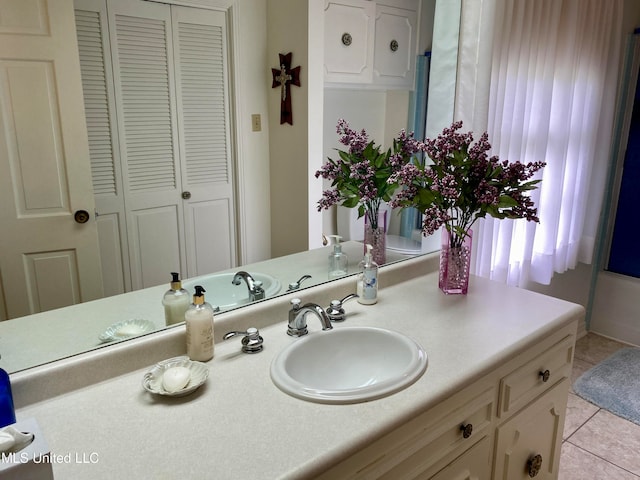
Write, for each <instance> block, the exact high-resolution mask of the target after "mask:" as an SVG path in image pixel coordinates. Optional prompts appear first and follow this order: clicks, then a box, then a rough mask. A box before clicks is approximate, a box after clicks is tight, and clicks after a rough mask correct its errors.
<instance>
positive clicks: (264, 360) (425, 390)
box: [17, 260, 583, 480]
mask: <svg viewBox="0 0 640 480" xmlns="http://www.w3.org/2000/svg"><path fill="white" fill-rule="evenodd" d="M419 262H420V260H416V261H414V260H411V261H408V262H407V267H404V268H409V266H410V265H413V271H415V269H416V268H415V267H416V265H418V266H420V265H421V264H420V263H419ZM425 265H426V263H425ZM401 268H402V267H401ZM399 271H400V272H402V270H399ZM407 274H409V271H408V270H407ZM345 285H346V283H345ZM327 288H330V287H328V286H318V287H314V288H312V289H309V290H306V291H304V292H302V293H301V296H302V298H303V300H304V301H316V298H320V297H322V298H324V296H323V295H324V293H323V289H327ZM287 301H288V299H287V298H285V299H283V300H282V305H281V307H279V308H281V309H282V312H281V315H280V316H281V318H282V321H280V322H279V323H276V324H273V325H271V326H266V327H262V328H261V329H260V333H261V335H262V336H263V338H264V342H265V349H264V351H263V352H261V353H259V354H255V355H247V354H242V353H241V352H240V341H239V339H234V340H229V341H227V342H222V343H218V344H216V351H215V357H214V359H213V360H211V361H210V362H208V365H209V366H210V376H209V379H208V381H207V383H206V384H205V385H204V386H203V387H201V388H200V389H199V390H197V391H196V392H195V393H194V394H192V395H190V396H187V397H183V398H166V397H158V396H153V395H151V394H149V393H147V392H146V391H144V390H143V388H142V386H141V382H142V377H143V375H144V373H145V371H146V370H147V369H148V368H142V369H137V370H135V371H133V372H130V373H126V374H123V375H119V376H117V377H115V378H111V379H108V380H105V381H102V382H100V383H97V384H95V385H90V386H87V387H84V388H81V389H79V390H75V391H70V392H68V393H65V394H63V395H59V396H57V397H54V398H50V399H46V400H43V401H40V402H38V403H35V404H32V405H28V406H26V407H23V408H21V409H19V410H18V412H17V416H18V419H19V420H20V419H25V418H29V417H35V418H36V420H37V421H38V423H39V425H40V428H41V429H42V431H43V432H44V435H45V436H46V439H47V442H48V443H49V446H50V447H51V451H52V453H54V454H56V455H61V456H64V455H67V454H70V455H71V456H70V458H71V459H72V461H71V462H69V463H64V462H63V463H58V464H54V466H53V469H54V474H55V476H56V479H62V480H66V479H87V478H90V479H92V480H98V479H112V478H154V479H160V478H171V479H174V478H175V479H191V478H193V479H203V478H216V479H225V480H226V479H235V478H238V479H248V478H251V479H253V478H261V479H262V478H264V479H275V478H309V477H312V476H314V475H316V474H318V473H320V472H322V471H324V470H325V469H326V468H328V467H329V466H330V465H332V464H335V463H337V462H338V461H340V460H342V459H344V458H346V457H347V456H349V455H350V454H352V453H353V452H355V451H357V450H358V449H360V448H362V447H363V446H365V445H367V444H368V443H370V442H371V440H373V439H374V438H377V437H379V436H380V435H381V434H383V433H385V432H388V431H390V430H392V429H393V428H395V427H397V426H399V425H401V424H402V423H405V422H406V421H407V420H409V419H411V418H412V417H413V416H415V414H416V413H417V412H420V411H423V410H425V409H426V408H427V407H428V406H431V405H434V404H436V403H438V402H439V401H441V400H442V399H443V398H446V397H447V396H449V395H451V394H452V393H453V392H455V391H457V390H459V389H460V388H461V387H462V386H464V385H465V384H467V383H468V382H469V381H471V380H475V379H477V378H478V377H479V376H481V375H483V374H484V373H487V372H488V371H491V370H492V369H493V368H495V366H496V365H500V364H502V363H504V362H505V361H507V360H508V359H510V358H512V357H513V356H514V355H515V353H516V352H517V351H518V350H519V349H520V348H522V347H524V346H526V345H533V344H535V343H536V342H537V341H539V340H540V339H541V338H544V337H545V336H547V335H548V334H549V333H550V332H551V331H553V330H555V329H557V328H559V327H561V326H564V325H567V324H569V323H571V322H572V321H575V319H576V318H577V317H580V316H581V315H583V310H582V307H580V306H577V305H575V304H571V303H568V302H565V301H562V300H557V299H553V298H550V297H546V296H543V295H540V294H536V293H532V292H529V291H525V290H520V289H515V288H509V287H506V286H504V285H502V284H498V283H494V282H491V281H489V280H485V279H481V278H476V277H473V278H472V279H471V282H470V287H469V294H468V295H466V296H446V295H444V294H442V293H441V292H440V291H439V290H438V287H437V273H435V272H434V273H429V274H426V275H422V276H419V277H416V278H411V279H408V280H407V281H405V282H403V283H397V284H394V285H391V286H388V287H384V283H383V288H382V289H381V290H380V292H379V300H378V303H377V304H376V305H372V306H364V305H360V304H358V303H356V302H355V301H351V302H349V303H347V304H346V305H345V309H346V310H347V313H348V316H347V319H346V321H345V322H344V323H342V324H335V325H334V328H341V327H342V326H355V325H371V326H380V327H385V328H388V329H392V330H397V331H400V332H403V333H405V334H407V335H408V336H410V337H412V338H414V339H415V340H416V341H417V342H418V343H420V344H421V345H422V346H423V347H424V349H425V350H426V352H427V354H428V356H429V366H428V368H427V371H426V372H425V374H424V375H423V376H422V377H421V378H420V379H419V380H418V381H417V382H416V383H415V384H413V385H411V386H410V387H408V388H407V389H405V390H403V391H401V392H398V393H396V394H394V395H391V396H388V397H386V398H382V399H378V400H375V401H371V402H367V403H361V404H353V405H323V404H316V403H311V402H306V401H302V400H298V399H295V398H293V397H290V396H288V395H287V394H285V393H283V392H281V391H280V390H279V389H278V388H277V387H276V386H275V385H274V384H273V383H272V382H271V379H270V375H269V368H270V364H271V361H272V359H273V358H274V357H275V356H276V355H277V354H278V353H279V352H280V351H281V350H282V349H283V348H284V347H286V346H287V345H288V344H290V343H292V342H295V341H296V339H295V338H291V337H289V336H287V334H286V316H287V315H286V312H287V305H286V302H287ZM321 303H322V304H324V299H323V300H322V302H321ZM256 307H258V306H256ZM247 312H253V313H251V315H255V314H256V313H257V314H259V313H260V311H259V310H257V309H256V308H254V309H253V310H247ZM241 314H242V313H241V311H239V312H238V315H241ZM247 314H249V313H247ZM178 328H183V327H178ZM243 328H244V327H243ZM309 330H310V332H311V333H310V335H322V333H323V332H322V331H320V325H319V322H318V321H317V320H316V319H315V318H312V317H310V318H309ZM176 332H177V331H176ZM175 335H177V333H175ZM330 354H331V352H327V355H330ZM103 361H108V357H105V359H104V360H103ZM149 367H151V364H149ZM78 458H80V459H82V458H91V459H92V460H93V461H94V462H95V463H91V462H87V463H78V462H76V461H74V459H78Z"/></svg>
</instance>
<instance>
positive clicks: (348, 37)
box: [342, 33, 353, 47]
mask: <svg viewBox="0 0 640 480" xmlns="http://www.w3.org/2000/svg"><path fill="white" fill-rule="evenodd" d="M352 40H353V38H351V34H350V33H343V34H342V44H343V45H344V46H345V47H348V46H349V45H351V42H352Z"/></svg>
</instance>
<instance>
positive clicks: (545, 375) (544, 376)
mask: <svg viewBox="0 0 640 480" xmlns="http://www.w3.org/2000/svg"><path fill="white" fill-rule="evenodd" d="M539 375H540V378H541V379H542V381H543V382H548V381H549V377H550V376H551V372H550V371H549V370H545V371H544V372H542V371H541V372H539Z"/></svg>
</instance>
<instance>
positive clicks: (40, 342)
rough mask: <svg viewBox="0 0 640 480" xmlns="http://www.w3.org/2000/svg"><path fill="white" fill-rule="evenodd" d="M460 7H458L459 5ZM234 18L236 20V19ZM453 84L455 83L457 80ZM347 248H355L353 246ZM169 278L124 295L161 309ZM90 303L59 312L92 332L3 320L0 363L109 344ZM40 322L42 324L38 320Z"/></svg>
mask: <svg viewBox="0 0 640 480" xmlns="http://www.w3.org/2000/svg"><path fill="white" fill-rule="evenodd" d="M425 1H426V0H425ZM434 1H435V0H434ZM196 3H197V2H196ZM201 3H206V2H201ZM230 3H237V0H236V2H230ZM431 3H434V2H431ZM457 8H459V6H458V7H457ZM445 20H446V21H450V22H451V23H452V25H450V26H446V27H444V26H443V27H440V29H441V30H444V31H447V32H449V34H450V33H451V31H452V30H453V31H456V32H457V28H458V24H457V21H456V20H455V17H454V18H453V19H450V18H448V17H447V18H446V19H445ZM235 21H237V19H235ZM437 28H438V27H436V28H435V29H436V30H437ZM451 63H452V64H453V65H454V69H455V59H454V60H452V62H451ZM454 77H455V73H454ZM453 83H454V84H455V81H454V82H453ZM269 93H271V92H269ZM445 116H446V115H445ZM449 118H450V117H448V118H447V121H446V122H444V123H445V124H446V123H447V122H448V121H449ZM304 181H306V180H304ZM348 248H353V246H351V247H348ZM356 252H357V250H356V251H354V253H353V254H352V255H351V256H352V257H353V258H352V259H351V260H352V261H353V262H356V263H357V261H359V258H358V257H359V254H358V253H356ZM308 253H309V255H310V257H309V258H312V257H314V256H316V255H317V257H318V260H317V262H319V263H320V265H321V269H322V271H323V272H324V270H325V269H326V258H327V255H328V250H326V249H320V250H319V251H317V252H308ZM298 255H304V252H300V253H299V254H292V255H291V256H287V257H280V258H274V259H273V264H274V265H275V264H277V263H280V262H281V263H282V264H286V265H287V269H288V270H287V271H286V273H283V272H282V270H280V271H279V272H278V273H275V274H274V276H277V277H278V278H279V280H280V282H281V284H282V285H281V290H280V292H281V293H284V292H285V291H286V290H287V288H288V283H289V282H294V281H295V280H298V278H300V277H301V276H303V275H305V274H308V273H309V270H308V269H303V270H297V271H295V270H290V269H291V266H292V265H296V264H297V263H298V259H299V258H302V257H298ZM401 258H402V257H401V256H400V257H394V256H393V255H392V256H391V257H390V261H396V260H400V259H401ZM268 262H269V261H268V260H266V261H264V263H268ZM264 263H263V262H251V264H250V265H245V266H238V267H236V268H234V269H233V270H241V269H247V270H249V271H251V270H252V269H257V270H261V269H265V268H267V267H265V265H264ZM269 268H270V267H269ZM266 273H269V272H266ZM168 280H169V278H167V284H166V285H163V286H160V287H157V288H150V289H145V290H143V291H140V292H132V293H130V294H124V295H123V298H125V297H127V298H128V296H131V295H134V294H136V295H137V294H139V295H142V297H140V298H141V299H140V302H141V303H144V302H145V300H144V299H145V298H148V303H150V304H154V305H157V307H158V308H159V309H161V308H162V307H161V304H160V300H161V297H162V293H163V292H164V291H165V290H166V289H167V288H168V283H169V282H168ZM324 281H328V280H327V279H326V276H324V275H321V274H317V275H315V278H314V280H313V282H311V281H309V282H303V283H302V284H301V287H302V288H306V287H309V286H312V285H314V284H317V283H320V282H324ZM105 301H106V299H105ZM112 301H113V302H116V301H117V299H114V300H112ZM267 301H268V300H267ZM98 302H100V301H98ZM90 304H91V302H89V303H88V304H85V305H74V306H72V307H67V308H69V309H70V310H67V309H66V308H65V309H60V311H59V312H58V315H59V316H60V317H61V318H65V317H66V318H67V319H68V318H69V317H74V318H77V317H82V318H77V322H78V323H77V324H80V323H82V324H83V325H85V324H87V323H89V322H92V321H94V320H96V319H98V317H100V318H99V320H100V322H101V323H100V324H99V326H98V327H96V328H94V329H93V330H91V333H84V332H80V331H79V329H78V328H77V327H73V326H62V324H61V325H46V326H45V323H44V322H46V321H47V317H45V316H41V315H44V314H35V315H32V316H30V317H32V319H33V320H34V321H35V323H31V324H30V325H28V326H27V323H26V322H23V323H22V324H21V323H19V320H21V319H16V320H15V321H14V320H8V321H5V322H1V323H0V366H2V367H3V368H6V369H7V370H8V371H9V372H10V373H13V372H15V371H20V370H24V369H26V368H30V367H33V366H37V365H40V364H43V363H47V362H50V361H54V360H57V359H59V358H63V357H67V356H70V355H74V354H78V353H82V352H84V351H86V350H88V349H91V348H97V347H103V346H105V345H109V342H105V343H101V342H100V341H97V339H98V338H99V334H102V333H104V332H106V330H107V328H108V327H110V326H112V324H113V323H114V321H115V318H114V319H113V320H114V321H112V320H110V319H109V317H108V316H105V315H102V312H100V311H95V310H91V305H90ZM139 315H140V313H139V312H137V311H136V312H134V311H133V310H132V311H127V310H126V309H123V311H120V312H119V318H122V319H132V318H136V316H139ZM27 318H28V317H23V319H27ZM38 321H40V322H42V323H38ZM63 323H66V322H63ZM45 327H46V328H45ZM70 342H72V343H73V347H71V348H69V347H68V344H69V343H70ZM63 346H64V348H63ZM17 351H19V352H21V353H20V355H21V358H20V361H19V362H17V363H13V364H12V363H11V362H10V358H11V353H10V352H17ZM12 365H14V366H12Z"/></svg>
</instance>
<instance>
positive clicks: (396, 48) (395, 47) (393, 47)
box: [389, 39, 399, 52]
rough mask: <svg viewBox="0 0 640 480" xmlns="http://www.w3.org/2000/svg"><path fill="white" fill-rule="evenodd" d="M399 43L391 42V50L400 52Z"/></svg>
mask: <svg viewBox="0 0 640 480" xmlns="http://www.w3.org/2000/svg"><path fill="white" fill-rule="evenodd" d="M398 46H399V45H398V41H397V40H395V39H394V40H391V43H390V44H389V48H390V49H391V51H392V52H397V51H398Z"/></svg>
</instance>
